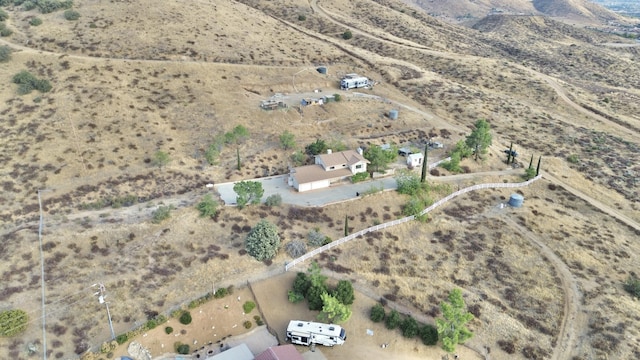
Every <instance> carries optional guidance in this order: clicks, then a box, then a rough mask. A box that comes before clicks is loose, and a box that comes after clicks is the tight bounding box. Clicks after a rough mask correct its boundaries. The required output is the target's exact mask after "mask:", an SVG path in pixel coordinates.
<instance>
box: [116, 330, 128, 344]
mask: <svg viewBox="0 0 640 360" xmlns="http://www.w3.org/2000/svg"><path fill="white" fill-rule="evenodd" d="M127 340H129V334H127V333H125V334H120V335H118V336H116V342H117V343H118V345H122V344H124V343H126V342H127Z"/></svg>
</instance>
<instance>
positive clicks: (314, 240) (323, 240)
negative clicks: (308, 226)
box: [307, 228, 331, 246]
mask: <svg viewBox="0 0 640 360" xmlns="http://www.w3.org/2000/svg"><path fill="white" fill-rule="evenodd" d="M307 239H308V240H309V245H311V246H324V245H326V244H328V243H330V242H331V238H329V237H328V236H326V235H322V234H321V233H320V230H319V229H317V228H316V229H313V230H311V231H309V234H307Z"/></svg>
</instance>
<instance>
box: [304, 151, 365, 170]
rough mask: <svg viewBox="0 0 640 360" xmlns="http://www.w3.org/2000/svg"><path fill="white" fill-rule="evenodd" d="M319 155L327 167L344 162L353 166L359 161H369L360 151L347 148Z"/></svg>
mask: <svg viewBox="0 0 640 360" xmlns="http://www.w3.org/2000/svg"><path fill="white" fill-rule="evenodd" d="M317 156H318V157H319V158H320V160H322V163H323V164H324V165H325V166H326V167H331V166H338V165H342V164H347V165H349V166H351V165H353V164H356V163H359V162H365V163H367V164H368V163H369V160H367V159H365V158H364V156H362V155H360V154H358V152H357V151H355V150H345V151H340V152H336V153H331V154H321V155H317Z"/></svg>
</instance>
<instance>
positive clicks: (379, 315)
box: [369, 304, 438, 346]
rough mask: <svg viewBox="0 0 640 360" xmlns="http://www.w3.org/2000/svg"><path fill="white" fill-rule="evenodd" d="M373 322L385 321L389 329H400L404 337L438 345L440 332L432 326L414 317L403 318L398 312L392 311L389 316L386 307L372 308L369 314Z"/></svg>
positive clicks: (377, 306)
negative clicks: (417, 338)
mask: <svg viewBox="0 0 640 360" xmlns="http://www.w3.org/2000/svg"><path fill="white" fill-rule="evenodd" d="M369 316H370V319H371V321H373V322H381V321H384V323H385V327H386V328H387V329H390V330H393V329H396V328H400V331H402V336H404V337H406V338H413V337H416V336H419V337H420V339H421V340H422V342H423V343H424V344H425V345H430V346H431V345H435V344H437V343H438V330H437V329H436V327H435V326H433V325H430V324H421V323H419V322H418V321H417V320H416V319H414V318H413V317H412V316H404V317H403V316H402V315H400V313H399V312H398V311H396V310H391V312H390V313H389V314H388V315H387V314H386V312H385V310H384V306H382V305H381V304H376V305H374V306H373V307H372V308H371V312H370V313H369Z"/></svg>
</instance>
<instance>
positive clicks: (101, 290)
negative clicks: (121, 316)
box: [91, 283, 116, 340]
mask: <svg viewBox="0 0 640 360" xmlns="http://www.w3.org/2000/svg"><path fill="white" fill-rule="evenodd" d="M91 286H92V287H95V286H98V289H99V291H98V292H96V293H95V294H93V295H97V296H98V301H99V302H100V304H104V305H105V307H106V308H107V317H108V318H109V329H111V340H115V339H116V334H115V332H113V323H112V322H111V312H109V303H108V302H106V301H105V298H106V297H107V296H106V295H105V294H104V293H105V292H106V291H107V289H106V288H105V287H104V284H102V283H98V284H93V285H91Z"/></svg>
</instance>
